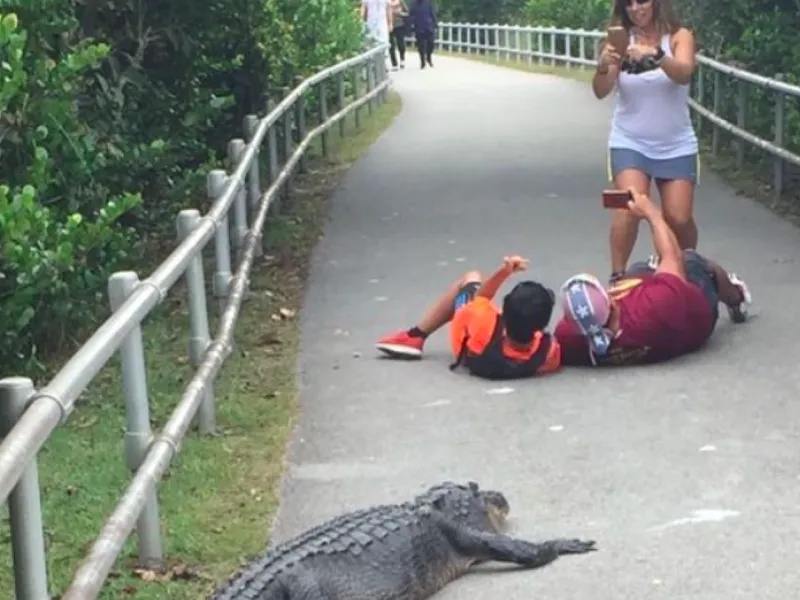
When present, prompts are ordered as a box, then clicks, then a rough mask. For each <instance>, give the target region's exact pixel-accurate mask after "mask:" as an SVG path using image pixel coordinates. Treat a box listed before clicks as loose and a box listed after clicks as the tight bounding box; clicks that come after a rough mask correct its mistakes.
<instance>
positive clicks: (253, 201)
mask: <svg viewBox="0 0 800 600" xmlns="http://www.w3.org/2000/svg"><path fill="white" fill-rule="evenodd" d="M243 128H244V138H245V139H246V140H247V143H248V144H250V143H252V141H253V138H254V137H255V135H256V130H257V129H258V117H257V116H256V115H247V116H245V118H244V122H243ZM262 143H263V142H262ZM260 162H261V144H259V145H258V147H257V148H256V154H255V157H254V158H253V162H251V163H250V170H249V171H248V172H247V206H248V209H249V211H250V216H249V218H248V221H247V222H248V223H250V222H253V221H255V218H256V214H257V213H258V207H259V205H260V204H261V164H260ZM261 238H262V234H261V233H260V232H259V234H258V241H257V242H256V246H255V255H256V256H261V255H262V254H263V251H262V247H261Z"/></svg>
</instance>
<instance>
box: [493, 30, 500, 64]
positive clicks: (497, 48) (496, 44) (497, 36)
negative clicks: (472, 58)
mask: <svg viewBox="0 0 800 600" xmlns="http://www.w3.org/2000/svg"><path fill="white" fill-rule="evenodd" d="M493 27H494V57H495V59H497V60H500V25H499V24H498V23H495V24H494V25H493Z"/></svg>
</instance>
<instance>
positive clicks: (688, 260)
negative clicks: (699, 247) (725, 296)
mask: <svg viewBox="0 0 800 600" xmlns="http://www.w3.org/2000/svg"><path fill="white" fill-rule="evenodd" d="M683 268H684V269H685V270H686V279H688V280H689V281H691V282H692V283H693V284H695V285H696V286H697V287H699V288H700V290H701V291H702V292H703V295H704V296H705V297H706V300H708V304H709V306H710V307H711V314H712V315H713V316H714V323H715V324H716V322H717V319H718V318H719V288H718V285H717V278H716V277H715V276H714V271H713V270H712V269H711V266H710V265H709V264H708V261H707V260H706V259H705V258H703V256H702V255H701V254H698V253H697V251H695V250H684V251H683Z"/></svg>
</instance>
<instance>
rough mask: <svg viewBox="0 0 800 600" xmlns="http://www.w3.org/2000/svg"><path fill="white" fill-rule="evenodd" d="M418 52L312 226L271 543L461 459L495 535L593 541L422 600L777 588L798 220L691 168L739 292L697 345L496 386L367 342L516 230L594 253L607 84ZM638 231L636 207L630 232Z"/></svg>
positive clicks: (718, 251)
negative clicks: (293, 419)
mask: <svg viewBox="0 0 800 600" xmlns="http://www.w3.org/2000/svg"><path fill="white" fill-rule="evenodd" d="M412 58H413V57H412ZM436 60H437V66H436V68H435V69H434V70H433V71H427V70H426V71H419V70H418V69H417V68H416V62H415V61H414V60H410V61H409V63H410V65H411V67H410V68H408V69H406V71H403V72H400V73H397V74H393V77H394V79H395V82H396V89H397V90H398V91H399V92H400V93H401V94H402V97H403V103H404V109H403V112H402V114H401V115H400V116H399V117H398V119H397V120H396V122H395V123H394V125H393V126H392V127H391V129H390V130H389V131H388V132H387V133H386V134H385V135H384V136H383V137H382V138H381V139H380V140H379V141H378V142H377V143H376V144H375V145H374V146H373V148H372V149H371V150H370V152H369V153H368V154H367V155H366V156H365V157H364V158H363V159H362V160H361V161H360V162H359V163H358V164H356V165H355V166H354V167H353V168H352V169H351V170H350V172H349V173H348V175H347V176H346V179H345V181H344V182H343V184H342V185H341V187H340V189H339V190H338V192H337V194H336V196H335V198H334V205H333V210H332V220H331V222H330V223H329V226H328V228H327V231H326V236H325V238H324V239H323V240H322V242H321V243H320V244H319V247H318V248H317V252H316V259H315V263H314V268H313V273H312V278H311V285H310V289H309V292H308V296H307V299H306V305H305V307H304V309H303V324H304V343H303V350H302V360H301V365H300V368H301V375H300V377H301V382H302V390H301V392H302V415H301V422H300V424H299V426H298V429H297V431H296V437H295V440H294V443H293V446H292V450H291V454H290V458H289V461H290V465H289V474H288V479H287V481H286V484H285V488H284V496H283V500H282V508H281V511H280V515H279V522H278V526H277V530H276V532H275V535H276V541H277V540H282V539H285V538H286V537H288V536H291V535H294V534H296V533H298V532H299V531H301V530H302V529H305V528H306V527H308V526H310V525H312V524H314V523H317V522H318V521H320V520H322V519H324V518H327V517H330V516H333V515H335V514H337V513H339V512H341V511H344V510H346V509H349V508H354V507H360V506H364V505H367V504H370V503H373V502H386V501H392V500H403V499H408V498H410V497H411V496H412V495H413V494H414V493H416V492H417V491H418V490H420V489H422V487H423V486H426V485H428V484H431V483H434V482H436V481H439V480H441V479H445V478H448V479H459V480H463V479H468V478H469V479H475V480H477V481H479V482H480V483H481V484H482V485H485V486H494V487H496V488H499V489H501V490H503V491H505V492H507V494H508V497H509V500H510V502H511V510H512V512H511V516H512V517H513V523H512V529H513V531H514V532H515V533H518V534H519V535H522V536H533V537H536V538H543V537H551V536H581V537H591V538H593V539H596V540H598V546H599V549H600V551H599V552H596V553H594V554H591V555H588V556H582V557H565V558H562V559H560V560H559V561H557V562H556V563H555V564H553V565H552V566H550V567H548V568H546V569H543V570H541V571H538V572H514V573H505V574H490V575H489V576H485V575H482V574H481V575H478V574H476V575H473V576H470V577H467V578H465V579H462V580H461V581H459V582H458V583H456V584H453V585H452V586H450V587H448V588H447V589H446V590H445V591H444V592H443V593H442V594H440V596H437V598H439V597H440V598H452V599H457V598H458V599H461V598H464V599H467V598H469V599H471V600H479V599H482V598H486V599H487V600H488V599H492V600H497V599H500V598H504V599H510V600H514V599H519V600H545V599H547V600H626V599H631V600H643V599H645V598H646V599H662V598H663V599H665V600H667V599H668V600H731V599H742V600H745V599H746V600H778V599H780V600H786V599H788V598H792V597H796V595H797V593H798V591H797V590H798V589H800V570H798V568H797V557H798V556H800V540H799V539H798V535H797V533H796V532H797V531H800V504H799V503H798V498H800V459H798V456H800V440H798V434H799V433H800V394H798V389H800V381H799V380H800V367H798V364H799V363H800V234H799V233H798V231H797V230H794V229H793V228H792V227H790V226H789V225H787V224H785V223H783V222H781V221H780V220H779V219H778V218H777V217H775V216H773V215H771V214H770V213H769V212H768V211H766V210H765V209H763V208H761V207H758V206H756V205H755V204H753V203H752V202H750V201H748V200H747V199H744V198H740V197H736V196H735V195H734V194H733V193H732V191H731V190H730V189H729V188H728V187H727V186H725V185H724V184H723V183H722V182H721V181H720V179H719V178H718V177H716V176H714V175H713V174H711V173H709V172H708V171H706V170H704V172H703V173H702V180H701V185H700V187H699V189H698V204H697V216H698V220H699V226H700V230H701V234H700V236H701V237H700V250H701V251H703V252H707V253H708V254H709V255H711V256H713V257H715V258H716V259H718V260H719V261H721V262H722V263H723V264H724V265H727V266H730V267H733V268H735V269H736V270H737V271H738V272H740V273H741V274H742V275H743V276H744V277H745V278H747V280H748V283H750V285H751V287H752V289H753V293H754V296H755V300H756V306H755V307H754V311H755V312H757V313H760V314H758V315H757V317H756V318H754V319H753V320H752V322H751V323H750V324H748V325H746V326H741V327H734V326H732V325H731V324H730V323H729V322H728V320H727V316H726V315H725V314H724V312H723V316H721V318H720V323H719V326H718V329H717V332H716V333H715V334H714V338H713V341H712V343H711V344H710V346H709V347H708V348H707V349H706V350H704V351H703V352H701V353H699V354H696V355H694V356H692V357H691V358H689V359H684V360H678V361H675V362H673V363H670V364H667V365H662V366H659V367H654V368H641V369H628V370H625V371H620V370H617V371H602V372H599V371H595V372H586V371H575V370H572V371H565V372H563V373H561V374H560V375H557V376H554V377H549V378H546V379H542V380H538V381H526V382H515V383H513V384H512V385H511V386H510V387H512V388H514V391H513V393H510V394H507V395H491V394H490V393H489V392H490V391H491V390H492V389H493V388H497V387H500V386H497V385H493V384H491V383H487V382H482V381H480V380H477V379H474V378H470V377H469V376H467V375H465V374H463V373H462V374H458V375H454V374H451V373H450V372H448V370H447V364H448V360H449V356H448V353H447V340H446V337H445V336H444V335H439V336H436V337H434V338H432V339H431V341H430V342H429V346H428V349H427V355H426V358H425V360H423V361H422V362H415V363H402V362H399V363H395V362H388V361H384V360H378V359H377V357H376V352H375V351H374V350H373V344H374V341H375V339H376V338H377V337H378V336H380V335H381V334H383V333H386V332H387V331H391V330H392V329H395V328H397V327H404V326H410V325H411V324H412V323H413V322H414V320H415V319H416V318H417V317H418V315H419V314H420V312H421V311H422V310H424V309H425V308H426V307H427V306H428V304H429V303H430V301H431V300H432V299H433V298H434V296H435V295H436V294H438V293H440V291H441V290H442V288H443V286H445V285H446V284H448V283H449V282H450V281H451V280H453V279H455V278H456V277H457V276H458V275H459V274H460V273H461V272H462V271H464V270H465V269H466V268H467V267H477V268H480V269H482V270H486V271H488V270H490V269H493V268H495V266H496V265H497V264H498V261H499V260H501V257H502V256H503V255H504V254H505V253H508V252H520V253H523V254H525V255H527V256H528V257H529V258H530V259H531V264H532V269H531V275H532V276H533V277H536V278H540V279H542V280H544V281H546V282H548V283H549V284H550V285H552V286H558V285H559V284H560V283H561V282H563V280H564V279H565V278H566V277H567V276H568V275H570V274H572V273H573V272H576V271H579V270H587V269H588V270H594V271H595V272H597V273H598V274H600V275H601V276H603V277H605V275H606V273H607V269H608V260H607V255H608V250H607V215H606V214H605V213H604V212H603V211H602V209H601V208H600V198H599V192H600V190H602V188H603V187H604V186H605V184H606V181H605V150H604V148H605V138H606V132H607V127H608V119H609V116H610V103H608V102H603V103H601V102H597V101H596V100H594V98H593V97H592V95H591V91H590V89H589V87H588V86H587V85H585V84H582V83H578V82H575V81H570V80H565V79H559V78H556V77H551V76H544V75H531V74H527V73H522V72H518V71H513V70H507V69H501V68H496V67H491V66H488V65H483V64H478V63H474V62H467V61H463V60H458V59H452V58H441V57H440V58H438V59H436ZM649 249H650V241H649V236H648V235H646V230H645V229H644V228H643V229H642V235H641V237H640V242H639V246H638V250H637V253H638V254H639V255H642V256H645V255H646V254H648V253H649ZM501 293H503V292H502V291H501ZM693 511H711V512H706V513H697V514H695V517H694V520H698V519H700V520H702V519H703V518H705V519H711V522H699V523H698V522H692V519H690V518H689V517H691V516H692V514H693ZM726 511H733V512H730V513H729V512H726ZM715 518H719V519H722V520H721V521H718V522H716V521H713V519H715Z"/></svg>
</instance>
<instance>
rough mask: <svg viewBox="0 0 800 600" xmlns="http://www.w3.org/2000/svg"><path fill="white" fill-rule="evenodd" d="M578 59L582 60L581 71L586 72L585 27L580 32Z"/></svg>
mask: <svg viewBox="0 0 800 600" xmlns="http://www.w3.org/2000/svg"><path fill="white" fill-rule="evenodd" d="M578 58H580V59H581V69H583V70H586V67H587V65H586V64H585V62H586V31H584V29H583V27H581V28H580V29H579V30H578Z"/></svg>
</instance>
